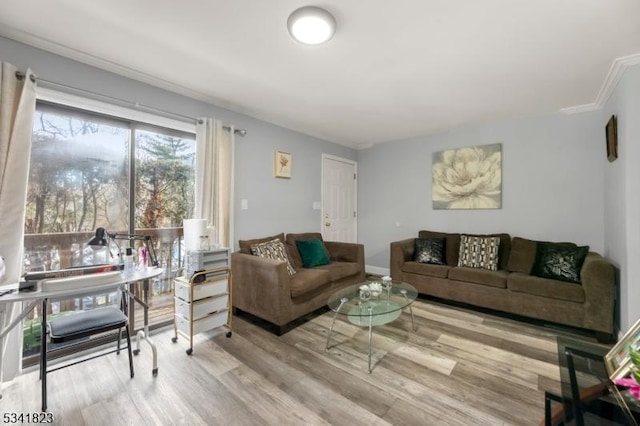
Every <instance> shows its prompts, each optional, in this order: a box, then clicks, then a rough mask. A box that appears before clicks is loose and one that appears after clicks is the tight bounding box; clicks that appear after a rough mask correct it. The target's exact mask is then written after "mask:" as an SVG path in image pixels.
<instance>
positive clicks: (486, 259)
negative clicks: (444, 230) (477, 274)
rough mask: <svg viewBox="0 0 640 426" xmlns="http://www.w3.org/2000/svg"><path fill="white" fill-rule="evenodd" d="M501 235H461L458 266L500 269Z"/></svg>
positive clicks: (491, 269)
mask: <svg viewBox="0 0 640 426" xmlns="http://www.w3.org/2000/svg"><path fill="white" fill-rule="evenodd" d="M499 247H500V237H472V236H470V235H461V236H460V252H459V257H458V266H466V267H468V268H480V269H488V270H490V271H497V270H498V248H499Z"/></svg>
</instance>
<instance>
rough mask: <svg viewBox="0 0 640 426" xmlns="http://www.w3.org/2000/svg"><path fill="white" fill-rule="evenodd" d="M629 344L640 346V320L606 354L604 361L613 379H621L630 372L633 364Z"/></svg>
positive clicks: (634, 346)
mask: <svg viewBox="0 0 640 426" xmlns="http://www.w3.org/2000/svg"><path fill="white" fill-rule="evenodd" d="M629 346H631V347H633V348H635V349H638V347H640V320H638V321H636V323H635V324H634V325H633V327H631V328H630V329H629V331H627V332H626V333H625V335H624V336H622V338H621V339H620V340H619V341H618V343H616V345H615V346H614V347H613V348H611V350H610V351H609V352H607V354H606V355H605V356H604V363H605V365H606V367H607V373H609V378H610V379H611V380H615V379H620V378H622V377H624V376H626V375H627V374H629V371H630V369H631V366H632V362H631V358H630V357H629Z"/></svg>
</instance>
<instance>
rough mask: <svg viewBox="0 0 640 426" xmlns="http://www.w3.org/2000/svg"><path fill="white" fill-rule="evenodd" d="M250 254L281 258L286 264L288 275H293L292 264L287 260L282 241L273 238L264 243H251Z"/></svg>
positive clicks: (267, 257)
mask: <svg viewBox="0 0 640 426" xmlns="http://www.w3.org/2000/svg"><path fill="white" fill-rule="evenodd" d="M251 254H253V255H254V256H260V257H264V258H266V259H275V260H281V261H283V262H285V264H286V265H287V272H288V273H289V275H293V274H295V273H296V271H295V269H293V266H291V262H289V258H288V257H287V252H286V250H285V248H284V244H282V241H280V240H278V239H274V240H271V241H267V242H264V243H259V244H253V245H252V246H251Z"/></svg>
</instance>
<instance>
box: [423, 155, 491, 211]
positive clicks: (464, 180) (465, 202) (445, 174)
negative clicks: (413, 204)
mask: <svg viewBox="0 0 640 426" xmlns="http://www.w3.org/2000/svg"><path fill="white" fill-rule="evenodd" d="M431 197H432V202H433V208H434V209H435V210H450V209H499V208H501V207H502V144H500V143H495V144H490V145H479V146H472V147H469V148H459V149H450V150H447V151H440V152H434V153H433V159H432V181H431Z"/></svg>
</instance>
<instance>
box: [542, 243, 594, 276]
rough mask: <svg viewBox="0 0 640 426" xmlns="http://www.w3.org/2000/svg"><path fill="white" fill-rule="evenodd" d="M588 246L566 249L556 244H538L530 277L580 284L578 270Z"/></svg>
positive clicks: (564, 246) (585, 255)
mask: <svg viewBox="0 0 640 426" xmlns="http://www.w3.org/2000/svg"><path fill="white" fill-rule="evenodd" d="M588 253H589V246H581V247H567V246H566V245H561V244H557V243H543V242H540V243H538V247H537V249H536V261H535V263H534V264H533V268H532V269H531V275H535V276H536V277H541V278H550V279H553V280H560V281H567V282H570V283H577V284H580V282H581V281H580V270H581V269H582V264H583V263H584V260H585V259H586V257H587V254H588Z"/></svg>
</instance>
